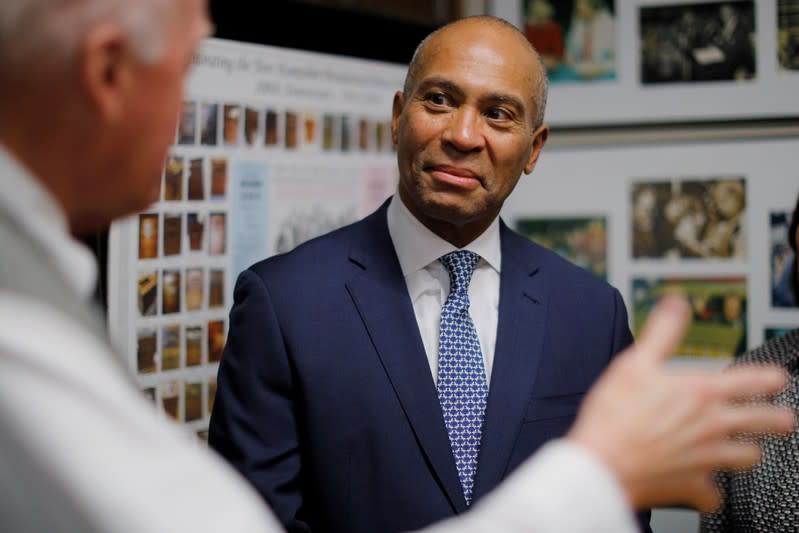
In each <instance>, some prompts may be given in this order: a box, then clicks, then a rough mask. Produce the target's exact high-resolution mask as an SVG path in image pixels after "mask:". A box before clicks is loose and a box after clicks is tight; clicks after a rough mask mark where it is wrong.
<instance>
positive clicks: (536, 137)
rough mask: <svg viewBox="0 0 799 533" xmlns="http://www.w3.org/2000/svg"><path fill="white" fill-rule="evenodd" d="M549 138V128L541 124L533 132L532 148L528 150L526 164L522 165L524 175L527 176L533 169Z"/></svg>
mask: <svg viewBox="0 0 799 533" xmlns="http://www.w3.org/2000/svg"><path fill="white" fill-rule="evenodd" d="M548 137H549V126H547V125H546V124H541V125H540V126H538V128H537V129H536V130H535V131H534V132H533V148H532V150H530V157H529V158H528V159H527V164H525V165H524V173H525V174H529V173H531V172H532V171H533V169H534V168H535V164H536V163H537V162H538V156H539V155H540V154H541V149H542V148H543V147H544V145H545V144H546V143H547V138H548Z"/></svg>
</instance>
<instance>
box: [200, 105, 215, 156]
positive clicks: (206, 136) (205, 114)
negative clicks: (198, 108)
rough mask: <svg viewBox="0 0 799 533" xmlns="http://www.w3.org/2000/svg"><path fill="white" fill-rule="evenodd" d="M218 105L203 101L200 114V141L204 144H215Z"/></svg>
mask: <svg viewBox="0 0 799 533" xmlns="http://www.w3.org/2000/svg"><path fill="white" fill-rule="evenodd" d="M218 114H219V105H218V104H210V103H207V102H206V103H203V105H202V113H201V114H200V143H201V144H203V145H205V146H216V145H217V133H218V128H219V126H218V125H217V123H218Z"/></svg>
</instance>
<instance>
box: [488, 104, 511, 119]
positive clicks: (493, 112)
mask: <svg viewBox="0 0 799 533" xmlns="http://www.w3.org/2000/svg"><path fill="white" fill-rule="evenodd" d="M485 116H486V117H488V118H490V119H491V120H507V119H509V118H510V113H508V112H507V111H505V110H504V109H502V108H499V107H492V108H491V109H489V110H487V111H486V112H485Z"/></svg>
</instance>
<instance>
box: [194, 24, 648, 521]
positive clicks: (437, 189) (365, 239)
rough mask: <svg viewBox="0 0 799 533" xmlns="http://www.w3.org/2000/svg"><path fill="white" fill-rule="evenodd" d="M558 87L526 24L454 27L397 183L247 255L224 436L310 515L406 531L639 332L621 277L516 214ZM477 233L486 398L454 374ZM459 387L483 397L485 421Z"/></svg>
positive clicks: (564, 401)
mask: <svg viewBox="0 0 799 533" xmlns="http://www.w3.org/2000/svg"><path fill="white" fill-rule="evenodd" d="M546 90H547V82H546V76H545V71H544V68H543V66H542V64H541V62H540V59H539V57H538V55H537V54H536V53H535V51H534V50H533V49H532V47H531V46H530V44H529V43H528V42H527V40H526V39H525V37H524V35H523V34H521V33H520V32H519V31H518V30H517V29H516V28H514V27H513V26H511V25H510V24H508V23H506V22H504V21H502V20H499V19H495V18H491V17H475V18H470V19H463V20H461V21H458V22H455V23H453V24H450V25H448V26H445V27H444V28H442V29H440V30H438V31H437V32H434V33H433V34H432V35H431V36H429V37H428V38H427V39H425V41H423V42H422V44H420V46H419V48H418V49H417V51H416V53H415V54H414V57H413V60H412V62H411V65H410V67H409V70H408V75H407V78H406V82H405V86H404V88H403V91H401V92H398V93H397V94H396V95H395V97H394V106H393V118H392V136H393V140H394V143H395V144H396V146H397V152H398V153H397V159H398V164H399V176H400V178H399V186H398V192H397V194H396V195H394V197H393V198H391V199H390V200H388V201H387V202H386V203H385V204H384V205H383V206H382V207H380V208H379V209H378V210H377V211H376V212H375V213H373V214H372V215H370V216H368V217H367V218H365V219H364V220H362V221H360V222H357V223H355V224H353V225H351V226H348V227H345V228H342V229H340V230H337V231H334V232H332V233H330V234H328V235H325V236H323V237H320V238H318V239H315V240H313V241H310V242H308V243H306V244H304V245H302V246H299V247H298V248H296V249H295V250H294V251H292V252H290V253H288V254H285V255H281V256H276V257H272V258H270V259H267V260H265V261H263V262H260V263H258V264H256V265H254V266H252V267H251V268H249V269H248V270H246V271H244V272H243V273H242V274H241V275H240V277H239V279H238V281H237V285H236V289H235V304H234V306H233V309H232V311H231V315H230V333H229V337H228V343H227V346H226V349H225V355H224V357H223V360H222V364H221V366H220V370H219V379H218V381H219V388H218V395H217V399H216V402H215V405H214V412H213V416H212V418H211V427H210V435H209V442H210V444H211V446H212V447H213V448H215V449H216V450H217V451H219V452H220V453H221V454H222V455H223V456H225V457H226V458H227V460H228V461H230V462H231V463H232V464H233V465H234V466H235V467H236V468H237V469H238V470H239V471H241V472H242V474H244V476H245V477H247V478H248V479H249V480H250V481H251V482H252V483H253V485H254V486H255V487H256V488H257V489H258V491H259V492H260V493H261V495H262V496H263V497H264V499H265V500H266V501H268V502H269V504H270V505H271V506H272V508H273V509H274V510H275V512H276V514H277V515H278V517H279V518H280V520H281V521H282V522H283V524H284V525H285V526H286V527H287V528H288V529H289V530H290V531H347V532H360V531H363V532H389V531H401V530H407V529H413V528H418V527H421V526H424V525H426V524H430V523H432V522H434V521H436V520H439V519H442V518H444V517H447V516H450V515H453V514H457V513H462V512H464V511H466V510H467V509H468V507H469V505H470V504H471V503H472V502H474V501H476V500H479V499H480V498H481V497H482V496H484V495H485V494H486V493H487V492H488V491H490V490H491V489H493V488H494V487H496V486H497V485H498V484H499V483H500V481H502V479H503V478H505V477H506V476H507V475H508V474H509V473H510V472H511V471H513V470H514V468H516V467H517V466H518V465H519V464H520V463H521V462H522V461H523V460H524V459H525V458H527V457H528V456H530V455H531V454H532V453H533V452H535V451H536V450H537V449H538V448H539V447H540V446H541V445H542V444H543V443H545V442H546V441H548V440H551V439H554V438H557V437H560V436H562V435H563V434H565V433H566V431H567V429H568V428H569V427H570V426H571V424H572V423H573V422H574V419H575V416H576V413H577V409H578V407H579V405H580V402H581V400H582V398H583V396H584V394H585V393H586V391H587V390H588V388H589V387H590V386H591V384H592V383H593V382H594V380H595V379H596V378H597V377H598V376H599V374H600V373H601V372H602V370H603V369H604V368H605V367H606V366H607V365H608V363H609V362H610V360H611V359H612V358H613V357H614V355H615V354H616V353H618V352H619V351H621V350H623V349H624V348H626V347H627V346H628V345H629V344H630V343H631V342H632V335H631V333H630V330H629V327H628V322H627V313H626V310H625V307H624V303H623V301H622V299H621V296H620V295H619V293H618V291H616V290H615V289H614V288H612V287H610V286H609V285H607V284H605V283H604V282H602V281H600V280H598V279H596V278H595V277H593V276H592V275H591V274H589V273H587V272H585V271H583V270H581V269H579V268H577V267H575V266H573V265H571V264H570V263H568V262H566V261H564V260H562V259H561V258H559V257H558V256H557V255H555V254H554V253H552V252H550V251H548V250H546V249H544V248H542V247H540V246H538V245H536V244H533V243H531V242H529V241H528V240H526V239H524V238H523V237H521V236H519V235H517V234H516V233H514V232H513V231H511V230H510V229H508V228H507V227H506V226H505V224H504V223H503V222H502V221H501V220H500V219H499V217H498V215H499V212H500V209H501V207H502V204H503V202H504V201H505V199H506V198H507V197H508V195H509V194H510V193H511V191H513V189H514V187H515V185H516V183H517V182H518V180H519V179H520V176H521V174H522V172H524V173H525V174H529V173H531V172H532V171H533V168H534V167H535V164H536V161H537V159H538V156H539V154H540V152H541V149H542V148H543V146H544V144H545V142H546V140H547V135H548V133H549V127H548V126H547V125H546V124H544V123H543V114H544V104H545V101H546ZM460 250H467V251H468V252H469V253H467V255H469V256H470V257H474V258H475V260H476V265H474V267H473V268H474V270H473V274H471V280H470V281H468V282H467V286H468V289H465V290H467V291H468V298H465V301H466V305H467V307H468V318H466V319H464V320H461V321H458V322H457V326H456V327H458V328H461V327H464V328H468V331H469V333H468V335H469V336H470V337H469V338H470V339H471V340H470V341H469V342H468V344H469V349H468V350H466V351H468V352H469V353H472V354H475V353H476V354H477V357H478V358H479V364H478V365H477V367H474V366H472V367H470V368H471V369H472V370H470V372H471V374H470V377H469V380H468V384H469V386H470V387H471V388H473V389H475V390H477V391H482V393H481V394H482V396H480V397H479V398H476V399H474V401H472V399H471V397H469V396H468V395H469V394H472V391H468V393H464V391H462V390H458V388H459V387H462V386H464V385H463V384H464V383H467V381H464V380H461V379H460V378H459V377H458V376H457V375H456V379H455V380H454V381H453V380H452V373H453V372H455V373H456V374H457V372H459V371H460V370H459V369H461V370H462V367H463V365H464V364H465V363H463V364H462V363H461V362H458V361H456V362H455V366H454V367H453V361H452V360H451V359H450V356H449V355H447V356H446V358H445V353H446V354H449V353H451V348H450V347H449V342H450V341H449V340H448V339H447V338H446V335H445V332H444V329H445V321H449V320H450V318H444V316H445V315H448V313H449V311H445V309H447V306H448V305H449V303H448V302H449V300H448V294H449V292H450V286H451V284H457V282H456V281H455V278H454V277H453V278H450V276H451V275H453V276H454V274H450V272H449V271H448V267H445V266H444V263H446V262H447V261H446V260H445V259H441V260H440V258H443V257H444V256H447V254H450V253H451V252H457V251H460ZM473 254H476V255H473ZM470 273H471V271H470ZM464 324H465V325H464ZM446 327H447V328H450V327H451V326H450V325H449V322H447V326H446ZM439 328H441V332H440V331H439ZM472 362H473V361H472ZM459 365H461V366H459ZM453 368H455V370H453ZM475 368H476V369H477V370H476V371H475V370H474V369H475ZM472 378H474V379H473V380H472ZM453 383H455V384H454V385H453ZM445 389H446V390H447V391H453V390H454V392H453V394H454V395H455V396H456V397H459V398H460V399H458V400H455V403H456V404H457V405H456V409H455V411H458V412H460V411H459V410H460V409H461V407H462V405H463V403H464V402H465V403H468V404H469V405H470V407H469V409H471V411H470V413H472V411H473V413H472V414H474V416H472V414H470V415H469V416H470V417H471V418H470V419H469V420H470V421H469V424H471V426H470V429H469V431H468V432H467V434H466V435H464V434H462V433H458V432H459V431H461V430H462V428H461V429H459V428H458V427H455V426H457V425H458V424H457V423H453V420H454V419H455V418H457V417H458V416H459V414H457V413H455V414H453V411H452V405H451V402H450V403H449V404H447V406H445V405H444V404H445V403H446V402H445V401H444V398H445V397H448V396H447V395H448V394H450V392H446V393H445V392H444V390H445ZM458 395H460V396H458ZM478 396H479V394H478ZM464 398H465V399H464ZM458 402H461V403H458ZM475 406H476V407H475ZM473 407H474V409H472V408H473ZM461 414H462V413H461ZM453 417H455V418H453ZM464 442H467V443H469V442H471V443H473V444H474V445H473V446H471V448H470V450H468V453H466V455H465V456H464V455H463V452H464V450H463V448H464V447H465V445H464ZM469 454H471V456H469ZM464 457H466V458H464ZM470 461H471V463H470ZM464 464H466V465H467V466H465V467H464ZM469 465H471V466H469ZM575 512H579V509H575ZM647 521H648V513H645V515H644V516H643V518H642V523H644V527H648V526H646V525H645V524H646V522H647Z"/></svg>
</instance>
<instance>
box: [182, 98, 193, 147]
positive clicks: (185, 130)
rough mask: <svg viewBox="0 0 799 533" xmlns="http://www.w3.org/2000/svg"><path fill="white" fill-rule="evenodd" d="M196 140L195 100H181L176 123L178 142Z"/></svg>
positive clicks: (189, 142)
mask: <svg viewBox="0 0 799 533" xmlns="http://www.w3.org/2000/svg"><path fill="white" fill-rule="evenodd" d="M196 142H197V102H183V111H182V113H181V114H180V122H179V123H178V144H195V143H196Z"/></svg>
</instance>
